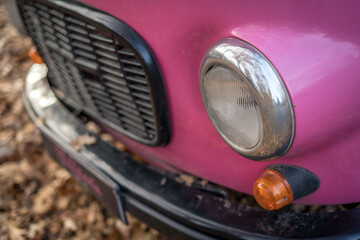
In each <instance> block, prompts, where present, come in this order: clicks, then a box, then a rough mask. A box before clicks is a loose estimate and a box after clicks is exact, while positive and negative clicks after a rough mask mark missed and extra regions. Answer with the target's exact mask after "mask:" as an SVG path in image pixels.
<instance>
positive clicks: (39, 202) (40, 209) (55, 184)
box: [32, 179, 63, 214]
mask: <svg viewBox="0 0 360 240" xmlns="http://www.w3.org/2000/svg"><path fill="white" fill-rule="evenodd" d="M62 182H63V181H61V180H59V179H56V180H54V181H52V182H51V183H49V184H47V185H45V186H44V187H43V188H41V189H40V190H39V192H38V193H37V194H36V195H35V196H34V205H33V208H32V210H33V212H34V213H36V214H44V213H46V212H48V211H50V210H51V209H52V208H53V207H54V202H55V194H56V191H57V189H58V188H59V187H60V186H61V184H62Z"/></svg>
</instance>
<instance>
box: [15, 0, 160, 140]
mask: <svg viewBox="0 0 360 240" xmlns="http://www.w3.org/2000/svg"><path fill="white" fill-rule="evenodd" d="M18 2H19V9H20V12H21V14H22V16H23V20H24V22H25V26H26V27H27V30H28V32H29V35H30V36H31V37H32V38H33V40H34V43H35V44H36V45H37V48H38V50H39V53H40V55H41V56H42V57H43V59H44V62H45V63H46V64H47V66H48V68H49V74H48V77H49V82H50V84H51V86H52V87H54V88H56V89H58V90H59V91H54V92H55V93H57V92H61V95H63V96H64V97H63V98H62V100H63V101H64V102H65V103H67V104H69V105H73V104H76V109H79V107H80V108H81V109H82V110H83V111H84V112H85V113H87V114H89V115H90V116H92V117H94V118H95V119H97V120H98V121H100V122H101V120H102V119H103V120H104V122H105V123H109V124H110V126H111V127H113V128H115V129H116V130H118V131H120V132H121V133H123V134H125V135H128V136H130V137H132V138H134V139H136V140H138V141H140V142H143V143H147V144H150V145H151V144H153V145H156V144H159V140H156V141H157V143H156V144H155V143H154V142H152V141H155V138H156V139H157V138H159V139H160V137H161V136H160V133H161V132H160V129H159V127H158V126H159V124H158V120H157V119H158V117H159V118H160V116H157V115H156V112H155V108H154V95H152V89H151V86H152V85H151V84H149V81H150V80H149V76H148V75H147V72H148V71H147V69H146V67H148V65H144V62H142V60H141V57H139V55H138V53H137V52H136V51H135V50H134V46H133V45H131V42H130V43H129V40H130V41H133V38H131V39H126V40H125V39H124V38H123V36H125V35H124V34H122V33H118V32H117V31H119V30H117V29H124V27H119V28H114V29H110V28H108V27H107V26H105V25H101V22H100V23H99V22H95V21H94V20H93V19H92V18H88V14H81V13H79V12H81V11H79V12H72V10H71V8H69V9H67V8H66V7H64V6H62V7H60V6H58V5H57V3H56V2H51V1H44V0H41V1H38V0H18ZM66 4H71V2H66ZM66 4H65V5H66ZM77 7H79V6H77ZM64 8H65V9H64ZM84 8H86V7H84ZM85 12H86V13H90V12H95V13H96V14H98V15H99V16H100V15H101V14H102V15H101V17H100V18H99V19H104V18H109V16H108V15H104V14H103V13H100V12H97V11H96V10H94V9H88V8H86V11H84V13H85ZM89 15H91V14H89ZM107 21H110V20H107ZM111 21H114V24H122V26H125V25H124V23H122V22H120V21H119V20H116V19H114V18H112V17H111ZM105 22H106V21H105ZM39 23H40V24H39ZM109 26H110V25H109ZM111 26H113V25H111ZM127 28H129V27H127ZM129 29H130V28H129ZM130 33H131V34H134V33H133V31H130ZM137 38H139V39H140V37H137ZM154 66H155V65H154ZM157 76H158V77H160V75H159V74H158V75H157ZM152 81H154V80H152ZM159 81H161V79H159ZM156 94H157V95H160V94H162V93H161V92H159V93H156ZM105 120H106V121H105ZM163 129H165V127H163Z"/></svg>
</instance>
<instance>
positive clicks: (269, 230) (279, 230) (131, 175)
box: [24, 64, 360, 239]
mask: <svg viewBox="0 0 360 240" xmlns="http://www.w3.org/2000/svg"><path fill="white" fill-rule="evenodd" d="M46 75H47V68H46V66H45V65H43V64H34V65H33V66H32V67H31V69H30V71H29V74H28V76H27V79H26V89H25V94H24V100H25V106H26V109H27V111H28V113H29V115H30V117H31V118H32V120H33V121H34V122H35V123H36V125H37V127H38V128H39V130H40V131H41V133H42V135H43V136H44V140H45V146H46V148H47V150H48V151H49V153H50V154H51V155H52V156H53V157H54V158H55V159H56V160H57V161H58V162H59V163H60V164H61V165H62V166H63V167H65V168H67V169H68V170H69V171H70V172H71V173H72V174H73V176H74V177H75V178H76V179H77V180H78V181H79V182H80V183H81V184H82V185H83V186H84V187H86V188H87V189H88V190H89V191H90V192H91V193H93V194H94V196H95V197H97V198H98V199H99V200H100V201H101V202H102V203H103V204H104V205H105V206H106V207H107V208H108V209H109V210H110V211H112V212H113V213H114V215H116V216H117V217H119V218H120V219H122V221H124V222H125V223H126V222H127V220H126V216H125V214H124V212H125V211H128V212H130V213H131V214H133V215H134V216H135V217H137V218H139V219H140V220H142V221H144V222H146V223H147V224H148V225H150V226H151V227H153V228H155V229H158V230H159V231H161V232H163V233H164V234H166V235H169V236H170V237H171V239H278V238H289V239H299V238H319V239H322V238H324V239H331V238H334V239H339V238H342V239H359V238H360V227H359V222H360V209H354V210H348V211H342V212H333V213H317V214H310V213H303V214H295V213H283V212H269V211H266V210H262V209H258V208H252V207H248V206H245V205H241V204H239V203H232V202H228V201H227V200H225V199H223V198H220V197H216V196H214V195H212V194H209V193H205V192H202V191H200V190H198V189H195V188H192V187H188V186H185V185H184V184H181V183H178V182H177V181H174V180H173V179H172V178H169V177H168V175H167V174H166V173H164V172H161V171H158V170H156V169H153V168H151V167H149V166H146V165H143V164H141V163H139V162H137V161H135V160H134V159H132V158H131V156H129V155H128V154H127V153H125V152H121V151H119V150H117V149H116V148H114V147H112V146H111V145H109V144H108V143H106V142H104V141H103V140H101V139H100V138H99V137H98V136H96V135H94V134H92V133H91V132H89V131H88V130H87V128H86V127H85V125H84V123H83V122H81V121H80V120H79V119H77V118H76V117H74V116H73V114H72V113H70V112H69V111H68V110H67V109H66V108H65V107H64V106H62V105H61V103H60V102H59V101H58V100H57V99H56V97H55V96H54V94H53V92H52V91H51V89H50V88H49V85H48V82H47V79H46ZM84 135H86V136H87V135H89V136H90V137H94V138H95V141H94V142H93V143H91V144H90V145H83V146H82V147H81V149H80V150H78V151H76V150H74V148H72V147H71V146H70V142H71V141H72V140H74V139H78V138H79V137H80V136H84Z"/></svg>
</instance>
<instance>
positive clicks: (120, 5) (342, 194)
mask: <svg viewBox="0 0 360 240" xmlns="http://www.w3.org/2000/svg"><path fill="white" fill-rule="evenodd" d="M84 2H86V3H89V4H90V5H92V6H94V7H96V8H99V9H102V10H103V11H105V12H108V13H110V14H112V15H114V16H116V17H118V18H119V19H121V20H123V21H124V22H126V23H127V24H128V25H130V26H131V27H132V28H134V29H135V30H136V31H137V32H138V33H139V34H140V35H141V36H142V37H143V38H144V39H145V41H146V42H147V43H148V44H149V45H150V47H151V49H152V50H153V52H154V54H155V56H156V58H157V60H158V63H159V66H160V68H161V72H162V75H163V78H164V84H165V89H166V93H167V99H168V105H169V109H170V120H171V141H170V143H169V144H168V145H167V146H164V147H155V148H151V147H145V146H143V145H141V144H138V143H136V142H134V141H132V140H130V139H128V138H126V137H124V136H122V135H120V134H116V135H117V137H118V138H119V139H120V140H121V141H123V142H124V143H125V144H127V145H128V146H129V147H130V148H131V149H133V150H134V151H136V152H137V153H138V154H139V155H140V156H142V157H144V158H145V159H147V160H149V161H151V162H153V163H154V164H158V165H163V164H164V163H166V165H167V166H168V168H172V167H174V168H179V169H182V170H183V171H186V172H189V173H192V174H194V175H197V176H200V177H203V178H205V179H208V180H210V181H212V182H216V183H219V184H222V185H225V186H227V187H230V188H233V189H236V190H239V191H241V192H245V193H250V194H251V192H252V186H253V183H254V182H255V180H256V178H257V177H258V176H260V175H261V173H262V172H263V170H264V169H265V168H266V166H268V165H269V164H273V163H285V164H293V165H297V166H301V167H304V168H306V169H308V170H310V171H312V172H314V173H315V174H316V175H317V176H318V177H319V178H320V179H321V187H320V188H319V189H318V190H317V191H316V192H315V193H314V194H312V195H310V196H308V197H305V198H303V199H300V200H298V202H301V203H309V204H339V203H350V202H358V201H360V177H359V173H360V151H359V149H360V94H359V93H358V91H359V89H360V80H359V78H360V67H359V62H360V57H359V54H360V31H359V26H360V14H359V12H360V2H359V1H356V0H352V1H341V0H336V1H335V0H320V1H311V0H306V1H295V0H294V1H289V0H281V1H266V0H264V1H262V0H255V1H238V0H227V1H221V2H219V1H204V0H198V1H189V0H186V1H185V0H184V1H168V0H167V1H165V0H159V1H151V0H143V1H138V0H134V1H119V0H106V1H97V0H85V1H84ZM225 37H235V38H239V39H242V40H245V41H247V42H249V43H251V44H253V45H254V46H255V47H257V48H258V49H259V50H260V51H261V52H262V53H263V54H264V55H265V56H267V57H268V58H269V60H270V61H271V62H272V63H273V64H274V66H275V67H276V68H277V70H278V71H279V73H280V75H281V76H282V78H283V80H284V82H285V84H286V86H287V88H288V91H289V93H290V95H291V99H292V102H293V104H294V112H295V118H296V135H295V140H294V142H293V145H292V147H291V149H290V151H289V152H288V153H287V154H286V155H285V156H284V157H282V158H281V159H276V160H272V161H268V162H255V161H252V160H248V159H246V158H244V157H242V156H240V155H239V154H237V153H235V152H234V151H233V150H232V149H230V147H229V146H227V145H226V143H225V142H224V141H223V140H222V139H221V137H220V136H219V135H218V134H217V132H216V131H215V129H214V128H213V126H212V125H211V122H210V120H209V118H208V117H207V114H206V111H205V108H204V106H203V103H202V100H201V96H200V89H199V77H198V76H199V68H200V62H201V59H202V57H203V55H204V53H205V52H206V50H207V49H208V48H209V47H210V46H211V45H212V44H213V43H215V42H216V41H218V40H220V39H222V38H225Z"/></svg>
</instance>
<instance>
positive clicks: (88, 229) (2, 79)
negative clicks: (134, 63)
mask: <svg viewBox="0 0 360 240" xmlns="http://www.w3.org/2000/svg"><path fill="white" fill-rule="evenodd" d="M30 47H31V41H30V39H28V38H26V37H24V36H21V35H19V34H18V33H17V31H16V30H15V29H14V28H13V27H12V26H11V25H10V23H9V21H8V19H7V17H6V14H5V12H4V10H3V8H2V7H1V5H0V240H3V239H4V240H5V239H11V240H18V239H142V240H147V239H148V240H152V239H165V237H164V236H162V235H161V234H159V233H158V232H157V231H155V230H153V229H149V228H148V227H147V226H146V225H145V224H143V223H141V222H139V221H138V220H136V219H135V218H133V217H131V216H129V220H130V223H131V224H130V226H129V227H128V226H125V225H124V224H122V223H121V222H120V220H118V219H116V218H114V217H113V216H111V214H109V213H108V212H107V211H106V210H105V209H104V208H103V207H102V206H101V204H100V203H99V202H98V201H96V200H95V199H94V198H93V197H92V196H91V195H89V194H88V193H87V192H86V191H85V190H84V189H83V188H82V187H81V186H80V185H79V184H78V183H77V182H76V181H75V180H74V179H73V178H72V177H71V176H70V174H69V173H68V172H67V171H66V170H64V169H63V168H61V167H60V166H59V165H58V164H57V163H55V162H54V161H53V160H52V159H51V158H50V157H49V156H48V155H47V154H46V152H45V151H44V149H43V148H42V146H41V143H42V139H41V136H40V135H39V133H38V132H37V130H36V128H35V127H34V125H33V124H32V123H31V122H30V120H29V118H28V116H27V114H26V113H25V110H24V106H23V102H22V91H23V87H24V78H25V76H26V73H27V71H28V69H29V67H30V65H31V61H30V60H29V58H28V50H29V48H30Z"/></svg>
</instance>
